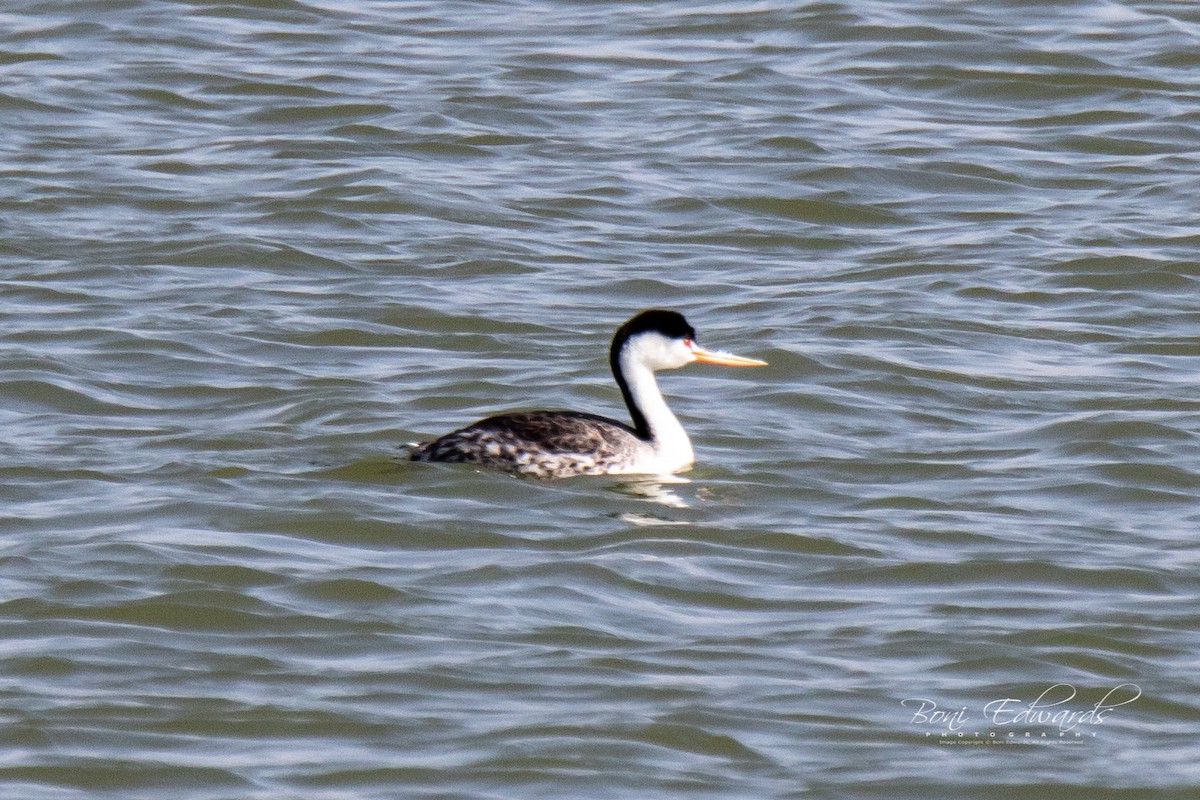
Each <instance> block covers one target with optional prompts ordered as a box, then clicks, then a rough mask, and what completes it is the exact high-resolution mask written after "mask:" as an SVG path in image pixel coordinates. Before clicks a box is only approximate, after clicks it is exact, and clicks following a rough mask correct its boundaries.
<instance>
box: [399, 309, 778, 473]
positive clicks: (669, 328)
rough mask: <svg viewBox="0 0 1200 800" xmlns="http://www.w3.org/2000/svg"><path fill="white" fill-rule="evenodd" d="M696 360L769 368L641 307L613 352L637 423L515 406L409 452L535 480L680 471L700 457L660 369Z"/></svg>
mask: <svg viewBox="0 0 1200 800" xmlns="http://www.w3.org/2000/svg"><path fill="white" fill-rule="evenodd" d="M693 361H700V362H703V363H706V364H721V365H724V366H727V367H761V366H766V362H765V361H759V360H757V359H753V358H744V357H742V356H735V355H733V354H731V353H723V352H719V351H716V350H708V349H705V348H703V347H701V346H700V345H698V344H696V331H695V329H694V328H693V327H692V326H691V325H689V324H688V321H687V320H686V319H684V318H683V315H682V314H680V313H679V312H677V311H667V310H663V309H651V310H649V311H643V312H641V313H639V314H637V315H636V316H634V317H633V318H632V319H630V320H629V321H627V322H626V323H625V324H624V325H622V326H621V327H620V328H618V329H617V332H616V334H615V335H614V336H613V340H612V346H611V348H610V349H609V364H610V365H611V367H612V372H613V377H614V378H616V381H617V386H618V387H620V389H621V396H622V397H623V398H624V399H625V405H626V406H628V408H629V416H630V419H631V421H632V423H633V424H632V425H627V424H626V423H624V422H619V421H618V420H615V419H609V418H608V417H601V416H598V415H596V414H587V413H584V412H581V411H516V412H513V413H509V414H499V415H497V416H494V417H488V418H487V419H482V420H480V421H479V422H476V423H474V424H472V425H468V426H467V427H465V428H460V429H459V430H456V431H452V432H450V433H447V434H446V435H445V436H442V437H441V438H438V439H434V440H433V441H431V442H423V443H418V444H415V445H413V446H412V450H411V451H410V455H409V457H410V458H411V460H413V461H447V462H457V463H467V464H476V465H478V466H481V467H488V468H492V469H500V470H504V471H506V472H514V473H518V474H521V475H529V476H533V477H537V478H565V477H570V476H573V475H619V474H668V473H672V472H679V471H680V470H684V469H687V468H688V467H690V466H691V465H692V462H693V461H694V459H695V456H694V454H693V452H692V443H691V440H689V439H688V435H687V432H686V431H684V429H683V426H682V425H680V424H679V420H678V419H676V418H675V415H674V414H672V413H671V409H670V408H668V407H667V403H666V401H665V400H664V399H663V396H662V393H661V392H660V391H659V389H658V382H657V381H656V380H655V378H654V373H655V371H656V370H660V369H677V368H679V367H682V366H684V365H685V364H690V363H692V362H693Z"/></svg>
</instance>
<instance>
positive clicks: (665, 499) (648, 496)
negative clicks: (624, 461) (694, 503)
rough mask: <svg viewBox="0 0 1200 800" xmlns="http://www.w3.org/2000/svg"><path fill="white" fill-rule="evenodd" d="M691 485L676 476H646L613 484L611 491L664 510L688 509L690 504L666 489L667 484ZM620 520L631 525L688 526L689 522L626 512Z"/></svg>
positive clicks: (685, 479) (686, 480) (684, 479)
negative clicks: (661, 507) (656, 505)
mask: <svg viewBox="0 0 1200 800" xmlns="http://www.w3.org/2000/svg"><path fill="white" fill-rule="evenodd" d="M685 483H691V481H690V480H688V479H687V478H683V477H680V476H678V475H653V476H650V475H647V476H645V477H640V478H628V479H626V480H622V481H621V482H620V483H616V484H613V486H612V491H614V492H619V493H620V494H623V495H627V496H629V497H636V498H638V499H639V500H646V501H649V502H651V503H657V504H658V505H661V506H663V507H664V508H690V507H691V504H690V503H689V502H688V501H687V500H685V499H683V497H681V496H680V495H679V493H678V492H676V491H675V490H673V489H670V488H668V486H667V485H668V484H685ZM620 516H621V519H623V520H625V521H626V522H629V523H631V524H633V525H690V524H691V522H690V521H689V520H686V519H668V518H665V517H661V516H658V515H656V514H651V513H639V512H626V513H623V514H621V515H620Z"/></svg>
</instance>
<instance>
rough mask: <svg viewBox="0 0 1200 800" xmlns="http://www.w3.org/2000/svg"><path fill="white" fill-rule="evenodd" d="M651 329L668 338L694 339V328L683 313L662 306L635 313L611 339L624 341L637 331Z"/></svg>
mask: <svg viewBox="0 0 1200 800" xmlns="http://www.w3.org/2000/svg"><path fill="white" fill-rule="evenodd" d="M648 331H653V332H655V333H661V334H662V335H663V336H666V337H667V338H668V339H691V340H693V341H695V339H696V329H695V328H693V327H692V326H691V325H689V324H688V321H687V320H686V319H684V318H683V314H680V313H679V312H678V311H670V310H667V309H663V308H652V309H650V310H649V311H643V312H641V313H640V314H637V315H636V316H634V317H633V319H631V320H629V321H628V322H626V323H625V324H624V325H622V326H621V327H620V328H619V329H618V330H617V335H616V336H615V337H613V341H614V342H617V341H624V340H626V339H628V338H629V337H631V336H636V335H637V334H639V333H646V332H648Z"/></svg>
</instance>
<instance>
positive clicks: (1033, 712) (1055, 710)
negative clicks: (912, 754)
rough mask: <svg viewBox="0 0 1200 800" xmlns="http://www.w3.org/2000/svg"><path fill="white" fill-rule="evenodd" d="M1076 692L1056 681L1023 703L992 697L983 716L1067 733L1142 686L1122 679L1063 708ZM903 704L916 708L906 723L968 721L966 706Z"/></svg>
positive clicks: (1100, 718)
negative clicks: (1083, 702)
mask: <svg viewBox="0 0 1200 800" xmlns="http://www.w3.org/2000/svg"><path fill="white" fill-rule="evenodd" d="M1076 694H1077V692H1076V691H1075V687H1074V686H1072V685H1071V684H1069V683H1056V684H1054V685H1053V686H1051V687H1050V688H1049V689H1046V690H1045V691H1044V692H1042V693H1041V694H1040V695H1038V696H1037V699H1036V700H1034V701H1032V702H1029V703H1026V702H1023V701H1021V700H1019V699H1017V698H1015V697H1006V698H1004V699H1002V700H992V701H991V702H989V703H987V704H986V705H984V707H983V716H984V718H985V719H987V720H988V721H989V724H990V725H992V726H995V727H1012V726H1055V727H1057V728H1058V729H1059V731H1061V732H1063V733H1066V732H1068V731H1073V730H1075V729H1076V728H1078V727H1079V726H1081V725H1100V724H1102V723H1103V722H1104V720H1105V718H1106V717H1107V716H1108V715H1110V714H1111V713H1112V712H1113V709H1115V708H1118V707H1120V706H1124V705H1128V704H1129V703H1132V702H1133V701H1134V700H1137V699H1138V698H1139V697H1141V696H1142V690H1141V687H1139V686H1137V685H1136V684H1132V683H1122V684H1120V685H1118V686H1114V687H1113V688H1112V689H1109V690H1108V692H1107V693H1106V694H1105V695H1104V696H1103V697H1101V698H1100V699H1099V700H1098V701H1097V702H1096V703H1095V704H1093V705H1091V706H1089V707H1086V708H1083V709H1075V710H1072V709H1071V708H1062V706H1064V705H1066V704H1067V703H1070V702H1071V701H1072V700H1074V699H1075V697H1076ZM900 705H902V706H905V707H906V708H915V711H914V712H913V715H912V719H910V720H909V724H912V725H930V726H933V727H944V728H945V729H946V730H948V731H959V730H962V729H963V728H964V727H965V726H966V725H968V724H969V723H970V722H971V717H970V713H969V709H968V707H967V706H963V707H961V708H957V709H954V710H945V709H942V708H939V707H938V704H937V702H936V701H933V700H930V699H928V698H925V697H906V698H905V699H903V700H901V701H900Z"/></svg>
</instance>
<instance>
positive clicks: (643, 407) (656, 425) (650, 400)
mask: <svg viewBox="0 0 1200 800" xmlns="http://www.w3.org/2000/svg"><path fill="white" fill-rule="evenodd" d="M631 350H632V348H627V349H626V352H624V353H622V354H621V373H622V374H623V375H624V377H625V382H626V384H627V385H628V386H629V394H630V397H631V398H632V399H633V402H634V405H636V406H637V407H638V409H639V410H640V411H641V412H642V416H644V417H645V418H646V424H647V425H649V426H650V446H651V447H653V448H654V452H655V453H656V455H657V456H658V458H659V460H660V461H661V462H662V467H663V469H664V470H671V471H673V470H676V469H681V468H683V467H686V466H687V465H689V464H691V463H692V462H693V461H694V460H695V456H694V454H693V453H692V442H691V440H690V439H688V435H687V432H686V431H685V430H684V429H683V426H682V425H680V424H679V420H678V419H676V418H675V415H674V414H673V413H671V409H670V408H668V407H667V401H666V400H664V399H663V396H662V392H660V391H659V390H658V381H656V380H655V379H654V371H653V370H651V369H650V368H649V367H648V366H646V365H645V364H644V363H642V361H640V360H639V359H636V358H634V357H633V353H632V352H631Z"/></svg>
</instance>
